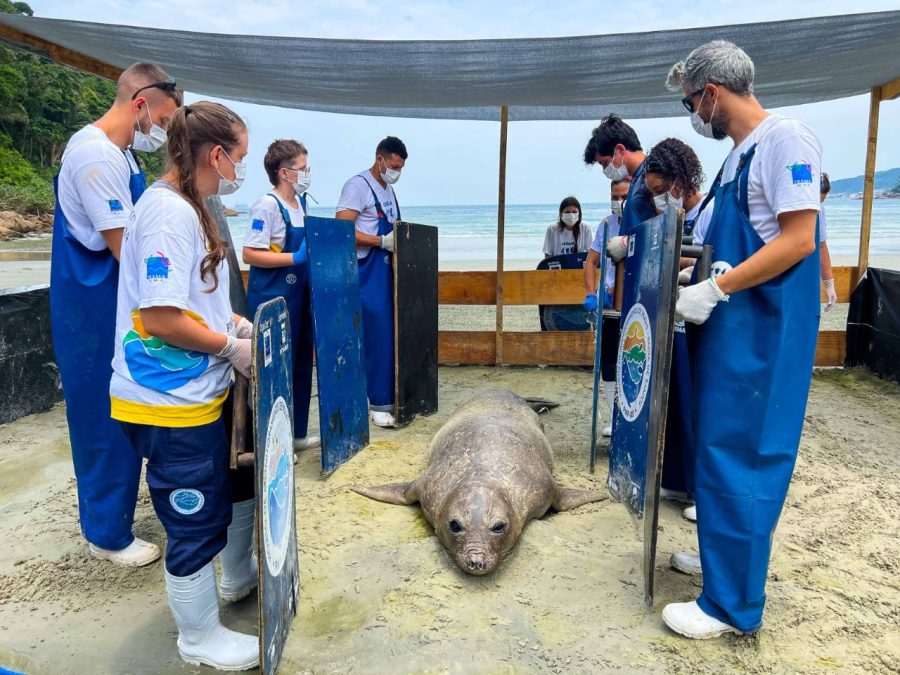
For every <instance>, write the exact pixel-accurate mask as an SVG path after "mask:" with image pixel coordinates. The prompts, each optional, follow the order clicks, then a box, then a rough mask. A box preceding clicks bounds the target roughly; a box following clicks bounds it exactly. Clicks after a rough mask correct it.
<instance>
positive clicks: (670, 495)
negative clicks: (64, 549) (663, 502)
mask: <svg viewBox="0 0 900 675" xmlns="http://www.w3.org/2000/svg"><path fill="white" fill-rule="evenodd" d="M659 498H660V499H668V500H669V501H670V502H682V503H685V504H687V503H690V501H691V500H690V499H688V496H687V492H679V491H678V490H669V489H668V488H664V487H661V488H659Z"/></svg>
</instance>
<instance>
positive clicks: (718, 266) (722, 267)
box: [709, 260, 734, 279]
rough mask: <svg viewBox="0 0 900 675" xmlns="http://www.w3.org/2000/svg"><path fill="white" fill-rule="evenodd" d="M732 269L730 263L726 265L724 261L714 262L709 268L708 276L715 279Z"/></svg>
mask: <svg viewBox="0 0 900 675" xmlns="http://www.w3.org/2000/svg"><path fill="white" fill-rule="evenodd" d="M732 269H734V268H733V267H732V266H731V263H727V262H725V261H724V260H716V262H714V263H713V264H712V266H711V267H710V268H709V276H711V277H712V278H713V279H715V278H716V277H720V276H722V275H723V274H725V272H730V271H731V270H732Z"/></svg>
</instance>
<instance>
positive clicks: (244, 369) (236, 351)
mask: <svg viewBox="0 0 900 675" xmlns="http://www.w3.org/2000/svg"><path fill="white" fill-rule="evenodd" d="M216 356H221V357H222V358H223V359H228V360H229V361H231V365H232V366H234V369H235V370H236V371H238V372H239V373H240V374H241V375H243V376H244V377H246V378H248V379H249V378H250V340H247V339H244V338H236V337H234V336H233V335H229V336H228V342H226V343H225V346H224V347H223V348H222V351H220V352H219V353H218V354H216Z"/></svg>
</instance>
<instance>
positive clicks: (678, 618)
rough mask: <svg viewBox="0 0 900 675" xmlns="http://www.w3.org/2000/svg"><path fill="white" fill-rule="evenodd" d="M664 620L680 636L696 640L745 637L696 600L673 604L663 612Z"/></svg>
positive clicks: (667, 606)
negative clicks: (724, 634) (721, 636)
mask: <svg viewBox="0 0 900 675" xmlns="http://www.w3.org/2000/svg"><path fill="white" fill-rule="evenodd" d="M662 619H663V621H665V622H666V625H667V626H668V627H669V628H671V629H672V630H674V631H675V632H676V633H678V634H679V635H684V636H685V637H689V638H692V639H694V640H709V639H710V638H714V637H719V636H720V635H722V634H723V633H734V634H735V635H743V633H742V632H741V631H739V630H738V629H737V628H735V627H734V626H730V625H728V624H727V623H724V622H722V621H719V620H718V619H716V618H714V617H711V616H710V615H709V614H707V613H706V612H704V611H703V610H702V609H700V605H698V604H697V601H696V600H692V601H691V602H673V603H670V604H668V605H666V606H665V607H664V608H663V611H662Z"/></svg>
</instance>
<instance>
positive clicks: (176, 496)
mask: <svg viewBox="0 0 900 675" xmlns="http://www.w3.org/2000/svg"><path fill="white" fill-rule="evenodd" d="M204 501H206V500H205V499H204V498H203V493H202V492H200V490H194V489H192V488H179V489H178V490H172V492H171V493H170V494H169V504H171V505H172V508H173V509H175V510H176V511H178V513H180V514H182V515H184V516H190V515H193V514H195V513H197V511H199V510H200V509H202V508H203V502H204Z"/></svg>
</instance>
